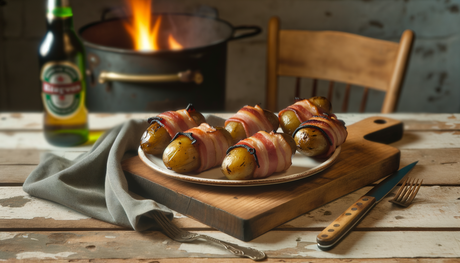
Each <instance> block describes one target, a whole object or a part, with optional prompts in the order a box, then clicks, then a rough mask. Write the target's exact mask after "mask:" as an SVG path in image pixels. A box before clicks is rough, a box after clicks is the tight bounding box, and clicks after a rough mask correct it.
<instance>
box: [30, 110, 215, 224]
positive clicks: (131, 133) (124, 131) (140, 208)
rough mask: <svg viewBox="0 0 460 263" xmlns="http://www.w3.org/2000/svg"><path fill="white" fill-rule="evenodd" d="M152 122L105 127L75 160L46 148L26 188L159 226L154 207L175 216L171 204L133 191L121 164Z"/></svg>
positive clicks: (114, 218) (115, 218)
mask: <svg viewBox="0 0 460 263" xmlns="http://www.w3.org/2000/svg"><path fill="white" fill-rule="evenodd" d="M205 117H206V119H207V122H208V123H210V124H211V125H214V126H223V122H224V120H223V119H221V118H219V117H216V116H213V115H209V116H205ZM147 127H148V123H147V122H146V121H145V120H129V121H127V122H125V123H123V124H120V125H118V126H116V127H114V128H112V129H111V130H109V131H107V132H106V133H104V134H103V135H102V136H101V137H100V138H99V139H98V140H97V141H96V143H95V144H94V145H93V147H92V148H91V150H90V151H89V152H87V153H84V154H82V155H80V156H79V157H77V158H76V159H75V160H68V159H66V158H63V157H59V156H56V155H54V154H51V153H47V154H44V155H43V156H42V157H41V160H40V163H39V165H38V166H37V167H36V168H35V170H33V171H32V173H31V174H30V175H29V176H28V177H27V179H26V181H25V182H24V185H23V189H24V191H25V192H27V193H29V194H30V195H32V196H36V197H39V198H43V199H47V200H50V201H54V202H56V203H59V204H62V205H64V206H67V207H69V208H71V209H73V210H76V211H78V212H80V213H82V214H85V215H88V216H90V217H93V218H97V219H100V220H103V221H106V222H109V223H112V224H116V225H121V226H125V227H131V228H133V229H134V230H137V231H143V230H146V229H149V228H151V227H153V226H155V221H154V220H151V219H150V216H149V213H150V212H152V211H161V212H163V213H165V214H166V215H168V217H169V218H172V212H171V210H170V209H169V208H167V207H165V206H164V205H162V204H159V203H157V202H155V201H154V200H150V199H143V198H141V197H139V196H137V195H136V194H134V193H132V192H129V190H128V183H127V180H126V178H125V175H124V172H123V170H122V168H121V160H122V159H123V156H124V155H125V153H128V152H132V151H137V149H138V147H139V142H140V138H141V136H142V133H143V132H144V131H145V129H147Z"/></svg>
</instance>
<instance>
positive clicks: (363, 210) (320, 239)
mask: <svg viewBox="0 0 460 263" xmlns="http://www.w3.org/2000/svg"><path fill="white" fill-rule="evenodd" d="M417 162H418V161H417ZM417 162H414V163H411V164H409V165H408V166H406V167H404V168H401V169H400V170H399V171H397V172H395V173H394V174H392V175H390V176H388V177H387V178H386V179H385V180H383V181H382V182H380V183H379V184H378V185H376V186H375V187H374V188H372V190H370V191H369V192H367V193H366V194H365V195H364V196H362V197H361V198H360V199H359V200H358V201H356V202H355V203H354V204H353V205H352V206H350V207H349V208H348V209H347V210H346V211H345V212H343V213H342V214H341V215H340V216H339V217H338V218H337V219H336V220H334V222H332V223H331V224H330V225H329V226H328V227H326V228H325V229H324V230H323V231H322V232H321V233H319V235H318V236H317V237H316V242H317V244H318V247H319V248H320V249H321V250H329V249H331V248H333V247H334V246H335V245H337V243H338V242H339V241H340V240H341V239H342V238H343V237H344V236H345V235H346V234H347V233H348V232H349V231H350V230H351V229H352V228H353V227H354V226H355V225H356V224H357V223H358V222H359V221H360V220H361V219H362V218H363V217H364V216H365V215H366V214H367V212H369V211H370V210H371V209H372V208H373V207H374V206H375V205H376V204H377V203H378V202H379V201H380V200H382V199H383V198H384V197H385V196H386V195H387V194H388V193H390V192H391V190H393V188H394V187H395V186H396V185H398V183H399V182H400V181H401V180H402V179H403V178H404V176H406V175H407V174H408V173H409V172H410V171H411V170H412V168H414V166H415V165H416V164H417Z"/></svg>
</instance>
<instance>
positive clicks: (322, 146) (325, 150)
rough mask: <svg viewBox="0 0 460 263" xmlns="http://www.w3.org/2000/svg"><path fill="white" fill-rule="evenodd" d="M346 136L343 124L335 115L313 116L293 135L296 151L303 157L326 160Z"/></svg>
mask: <svg viewBox="0 0 460 263" xmlns="http://www.w3.org/2000/svg"><path fill="white" fill-rule="evenodd" d="M347 136H348V132H347V128H346V127H345V123H344V122H343V121H341V120H338V119H337V117H335V115H332V116H331V115H327V114H323V115H321V116H313V117H312V118H310V119H309V120H307V121H305V122H303V123H302V124H301V125H300V126H299V127H298V128H297V129H296V130H295V131H294V133H293V137H294V141H295V144H296V147H297V151H299V152H300V153H302V154H303V155H306V156H309V157H316V158H327V157H329V156H330V155H331V154H332V153H333V152H334V151H335V149H336V148H337V147H338V146H340V145H341V144H343V143H344V142H345V140H346V138H347Z"/></svg>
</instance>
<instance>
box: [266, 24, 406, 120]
mask: <svg viewBox="0 0 460 263" xmlns="http://www.w3.org/2000/svg"><path fill="white" fill-rule="evenodd" d="M280 28H281V27H280V19H279V18H278V17H272V18H271V19H270V22H269V26H268V32H269V33H268V40H267V50H268V52H267V84H266V85H267V95H266V103H267V107H268V109H269V110H271V111H278V110H279V109H278V108H277V101H278V100H277V98H278V79H277V78H278V76H290V77H302V78H309V79H314V80H316V79H320V80H329V81H334V82H339V83H346V84H347V90H346V95H345V97H344V98H343V107H342V112H346V111H347V108H348V107H347V106H348V102H349V99H348V96H349V91H350V86H351V85H357V86H361V87H366V88H371V89H375V90H378V91H383V92H385V98H384V101H383V105H382V108H381V112H382V113H390V112H395V111H396V106H397V103H398V99H399V95H400V89H401V86H402V83H403V80H404V77H405V72H406V66H407V63H408V60H409V54H410V51H411V49H412V42H413V40H414V33H413V32H412V31H411V30H406V31H404V32H403V34H402V36H401V39H400V41H399V43H396V42H391V41H387V40H381V39H377V38H370V37H365V36H361V35H358V34H351V33H347V32H340V31H313V30H291V29H280ZM314 89H315V88H314ZM328 99H332V97H329V98H328ZM366 99H367V96H366ZM362 108H364V107H362Z"/></svg>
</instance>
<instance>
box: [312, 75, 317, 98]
mask: <svg viewBox="0 0 460 263" xmlns="http://www.w3.org/2000/svg"><path fill="white" fill-rule="evenodd" d="M317 88H318V80H317V79H313V88H312V90H311V96H312V97H314V96H316V92H317Z"/></svg>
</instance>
